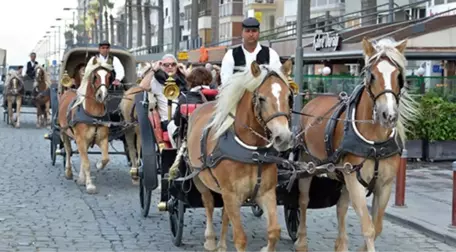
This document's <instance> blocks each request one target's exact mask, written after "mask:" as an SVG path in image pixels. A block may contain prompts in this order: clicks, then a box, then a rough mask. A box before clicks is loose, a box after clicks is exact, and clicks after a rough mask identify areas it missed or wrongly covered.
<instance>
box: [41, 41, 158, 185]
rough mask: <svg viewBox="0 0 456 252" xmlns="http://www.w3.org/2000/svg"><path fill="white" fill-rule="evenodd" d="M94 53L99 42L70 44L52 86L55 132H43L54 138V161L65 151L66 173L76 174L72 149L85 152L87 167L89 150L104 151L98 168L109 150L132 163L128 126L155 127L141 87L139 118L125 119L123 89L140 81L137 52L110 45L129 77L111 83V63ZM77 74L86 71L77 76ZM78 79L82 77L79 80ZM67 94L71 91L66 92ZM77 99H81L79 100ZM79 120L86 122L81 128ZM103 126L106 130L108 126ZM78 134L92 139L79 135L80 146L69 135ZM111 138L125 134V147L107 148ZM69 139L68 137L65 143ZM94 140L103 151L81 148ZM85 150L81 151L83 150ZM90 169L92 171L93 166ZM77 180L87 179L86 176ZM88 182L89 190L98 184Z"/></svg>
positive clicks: (76, 136)
mask: <svg viewBox="0 0 456 252" xmlns="http://www.w3.org/2000/svg"><path fill="white" fill-rule="evenodd" d="M96 53H98V46H97V45H84V46H75V47H73V48H70V49H69V50H68V51H67V52H66V53H65V55H64V58H63V62H62V66H61V69H60V83H59V84H54V85H52V86H51V92H50V93H51V110H52V122H51V132H50V133H49V134H45V136H44V137H45V139H49V140H50V156H51V161H52V165H55V161H56V156H57V155H61V156H63V159H64V167H65V169H66V170H65V176H66V177H67V179H70V178H71V177H72V172H71V162H70V156H71V155H72V154H79V155H80V156H81V159H82V161H83V162H81V163H84V162H85V163H84V167H87V162H88V160H87V155H88V154H102V160H100V161H99V162H98V163H97V168H99V169H102V168H104V166H105V165H106V164H107V162H108V161H109V158H108V155H109V154H121V155H126V157H127V160H128V162H129V164H131V161H130V157H129V155H128V145H127V142H126V140H125V132H127V131H128V130H129V129H131V128H132V127H134V126H135V125H137V124H139V125H140V126H141V128H146V129H149V131H152V129H151V126H150V122H149V120H148V117H147V113H148V105H147V103H148V101H147V98H148V97H147V95H144V94H147V93H145V92H144V93H142V92H140V93H137V94H136V95H135V105H137V106H136V109H137V110H138V115H139V118H138V120H137V121H136V122H135V123H126V122H125V121H124V120H123V118H122V114H121V109H120V108H119V105H120V103H121V101H122V99H123V95H124V93H125V91H126V90H128V89H129V88H130V87H131V85H132V84H134V83H136V81H137V76H136V63H135V58H134V56H133V55H131V54H130V53H129V52H128V51H127V50H126V49H124V48H122V47H118V46H111V49H110V54H111V55H113V56H115V57H117V58H118V59H119V60H120V62H121V63H122V65H123V67H124V70H125V77H124V79H123V80H121V84H120V85H118V86H114V85H112V83H110V82H111V80H112V78H111V71H112V70H113V69H112V66H111V65H109V64H105V63H101V62H97V61H96V60H94V61H93V62H92V63H90V62H89V63H88V61H89V59H90V58H91V57H92V56H94V55H95V54H96ZM81 66H83V67H85V72H84V71H81V72H79V70H80V68H81ZM82 73H84V74H82ZM78 74H81V75H83V76H78ZM78 80H79V81H80V82H79V83H76V82H77V81H78ZM75 86H83V87H82V89H83V91H81V88H79V89H75ZM104 88H106V89H105V90H106V91H107V93H105V92H104V91H103V90H104ZM80 92H83V93H80ZM68 96H72V97H70V98H68ZM76 103H79V105H78V104H76ZM62 113H64V114H62ZM78 125H79V126H83V127H84V128H81V129H82V130H81V129H79V131H78V129H77V127H78ZM105 129H106V132H105V131H104V130H105ZM146 131H147V130H146ZM144 135H146V134H144ZM146 136H147V135H146ZM78 138H79V139H89V140H88V141H86V142H84V141H82V140H81V141H80V144H78V143H77V146H78V150H72V149H71V145H70V139H71V140H76V139H78ZM113 140H121V141H122V142H123V145H124V150H125V151H124V152H117V151H116V152H108V142H111V141H113ZM65 141H68V145H66V146H65ZM76 142H77V141H76ZM95 143H96V144H97V145H99V146H100V144H101V146H100V149H101V152H95V151H88V148H81V145H82V146H85V145H87V146H88V147H93V146H94V144H95ZM149 143H150V142H149V141H147V140H146V141H142V142H141V144H142V146H143V148H142V149H143V150H144V149H145V150H148V148H147V146H148V145H149ZM81 150H82V152H83V153H81ZM68 154H69V155H70V156H68ZM83 155H84V156H83ZM143 161H145V162H146V165H147V164H149V163H152V162H151V161H150V160H149V159H148V158H147V157H146V158H145V160H143ZM81 166H82V164H81ZM88 169H89V174H90V168H88ZM82 170H83V169H82V167H81V173H80V179H81V176H83V177H87V175H84V174H82ZM89 176H90V175H89ZM78 182H80V183H81V184H83V183H84V181H78ZM87 183H88V184H87ZM87 183H86V187H87V190H88V192H89V193H92V192H94V189H92V188H94V186H92V185H90V181H89V182H87ZM89 187H91V188H89Z"/></svg>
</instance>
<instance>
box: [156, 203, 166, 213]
mask: <svg viewBox="0 0 456 252" xmlns="http://www.w3.org/2000/svg"><path fill="white" fill-rule="evenodd" d="M157 208H158V211H160V212H164V211H167V210H168V204H167V202H166V201H161V202H159V203H158V205H157Z"/></svg>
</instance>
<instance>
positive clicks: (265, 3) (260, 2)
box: [245, 0, 276, 11]
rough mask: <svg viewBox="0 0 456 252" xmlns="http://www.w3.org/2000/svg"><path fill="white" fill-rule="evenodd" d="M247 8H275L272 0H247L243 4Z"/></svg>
mask: <svg viewBox="0 0 456 252" xmlns="http://www.w3.org/2000/svg"><path fill="white" fill-rule="evenodd" d="M245 7H246V9H247V10H259V11H261V10H275V9H276V4H275V1H274V0H248V1H247V2H246V4H245Z"/></svg>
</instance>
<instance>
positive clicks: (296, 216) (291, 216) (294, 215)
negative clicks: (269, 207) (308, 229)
mask: <svg viewBox="0 0 456 252" xmlns="http://www.w3.org/2000/svg"><path fill="white" fill-rule="evenodd" d="M283 211H284V215H285V225H286V226H287V231H288V235H289V236H290V238H291V240H292V241H293V242H295V241H296V240H297V239H298V227H299V223H300V221H301V213H300V210H299V209H298V208H289V207H287V206H283Z"/></svg>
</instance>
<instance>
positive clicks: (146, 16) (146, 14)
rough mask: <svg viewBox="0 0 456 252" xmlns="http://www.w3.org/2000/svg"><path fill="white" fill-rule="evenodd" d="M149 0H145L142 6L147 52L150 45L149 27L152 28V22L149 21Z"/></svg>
mask: <svg viewBox="0 0 456 252" xmlns="http://www.w3.org/2000/svg"><path fill="white" fill-rule="evenodd" d="M150 10H151V6H150V0H147V1H146V5H145V6H144V25H145V27H146V41H145V42H146V48H147V53H151V52H150V48H151V46H152V38H151V29H152V24H151V22H150Z"/></svg>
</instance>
